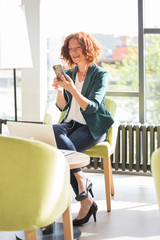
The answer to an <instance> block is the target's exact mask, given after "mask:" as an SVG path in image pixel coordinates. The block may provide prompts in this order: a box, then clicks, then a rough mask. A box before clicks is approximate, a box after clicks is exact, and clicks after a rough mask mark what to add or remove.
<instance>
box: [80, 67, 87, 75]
mask: <svg viewBox="0 0 160 240" xmlns="http://www.w3.org/2000/svg"><path fill="white" fill-rule="evenodd" d="M86 68H87V65H85V66H84V71H83V72H80V71H79V73H80V74H82V76H83V77H85V76H86V73H87V71H86Z"/></svg>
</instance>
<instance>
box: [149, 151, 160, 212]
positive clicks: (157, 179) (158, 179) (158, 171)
mask: <svg viewBox="0 0 160 240" xmlns="http://www.w3.org/2000/svg"><path fill="white" fill-rule="evenodd" d="M151 170H152V176H153V178H154V183H155V189H156V194H157V200H158V205H159V210H160V148H158V149H157V150H155V151H154V152H153V153H152V156H151Z"/></svg>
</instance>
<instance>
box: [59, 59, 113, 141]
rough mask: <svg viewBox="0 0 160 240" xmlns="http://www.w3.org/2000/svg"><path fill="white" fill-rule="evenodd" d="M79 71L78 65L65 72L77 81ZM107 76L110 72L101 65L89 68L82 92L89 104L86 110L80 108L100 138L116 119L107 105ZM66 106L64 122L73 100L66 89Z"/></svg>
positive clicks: (92, 131) (93, 132)
mask: <svg viewBox="0 0 160 240" xmlns="http://www.w3.org/2000/svg"><path fill="white" fill-rule="evenodd" d="M77 72H78V67H77V66H76V67H75V69H74V71H71V69H67V70H65V73H66V74H67V75H68V76H70V78H71V79H72V80H73V82H75V77H76V74H77ZM107 76H108V73H107V71H105V70H104V69H102V68H101V67H99V66H97V65H96V64H93V65H92V66H91V67H89V68H88V71H87V75H86V78H85V81H84V84H83V88H82V91H81V94H82V95H83V96H85V97H86V98H87V99H89V104H88V106H87V108H86V109H85V110H83V109H80V111H81V113H82V115H83V117H84V119H85V121H86V123H87V126H88V128H89V130H90V132H91V134H92V136H93V138H95V139H96V138H98V137H100V136H101V135H103V134H104V133H105V132H107V130H108V129H109V128H110V127H111V125H112V124H113V122H114V120H113V118H112V116H111V115H110V113H109V112H108V111H107V109H106V107H105V103H104V100H105V95H106V91H107ZM64 97H65V100H66V106H65V107H64V109H63V110H61V109H60V110H61V111H65V110H67V111H66V114H65V116H64V118H63V119H62V122H64V120H65V119H66V118H67V116H68V113H69V110H70V107H71V101H72V95H71V94H70V92H68V91H66V90H64Z"/></svg>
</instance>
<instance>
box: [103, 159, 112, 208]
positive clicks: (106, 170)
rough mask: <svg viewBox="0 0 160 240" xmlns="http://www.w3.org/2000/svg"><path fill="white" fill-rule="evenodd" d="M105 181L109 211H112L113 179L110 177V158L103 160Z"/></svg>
mask: <svg viewBox="0 0 160 240" xmlns="http://www.w3.org/2000/svg"><path fill="white" fill-rule="evenodd" d="M103 167H104V180H105V189H106V202H107V211H108V212H110V211H111V181H110V180H111V177H110V172H111V171H110V158H103Z"/></svg>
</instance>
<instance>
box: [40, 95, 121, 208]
mask: <svg viewBox="0 0 160 240" xmlns="http://www.w3.org/2000/svg"><path fill="white" fill-rule="evenodd" d="M105 105H106V108H107V110H108V111H109V112H110V114H111V115H112V117H113V118H114V120H115V122H114V124H113V125H112V126H111V127H110V129H109V130H108V136H107V139H106V140H105V141H104V142H102V143H98V144H96V145H95V146H93V147H91V148H89V149H87V150H86V151H85V152H84V153H85V154H87V155H88V156H90V157H99V158H102V159H103V168H104V178H105V192H106V204H107V211H108V212H110V211H111V195H112V196H113V195H114V184H113V176H112V168H111V160H110V157H111V155H112V154H113V153H114V151H115V146H116V140H117V133H118V126H119V122H118V121H117V120H116V112H117V103H116V102H115V101H114V100H112V99H110V98H109V97H105ZM52 112H53V109H52ZM64 114H65V112H62V113H61V114H60V115H59V120H58V123H60V122H61V119H63V116H64ZM43 123H44V124H53V123H55V117H54V116H53V114H52V113H51V109H50V108H48V111H47V112H46V114H45V118H44V122H43Z"/></svg>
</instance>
